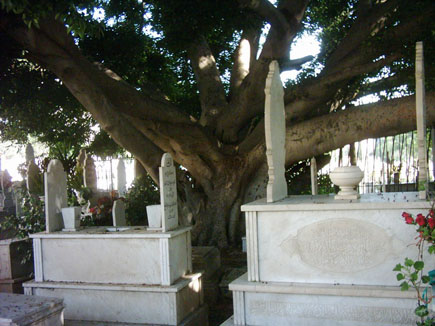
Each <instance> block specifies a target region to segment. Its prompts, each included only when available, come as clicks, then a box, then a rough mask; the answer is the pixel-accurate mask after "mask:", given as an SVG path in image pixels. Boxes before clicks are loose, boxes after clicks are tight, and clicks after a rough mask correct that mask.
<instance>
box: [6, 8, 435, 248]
mask: <svg viewBox="0 0 435 326" xmlns="http://www.w3.org/2000/svg"><path fill="white" fill-rule="evenodd" d="M0 2H1V4H2V10H1V11H0V31H1V34H0V41H1V42H2V45H3V49H5V51H4V52H3V54H2V64H1V73H2V78H5V80H8V81H15V80H16V79H17V78H18V77H21V76H18V77H17V75H13V74H14V73H16V70H17V67H20V66H21V65H25V66H26V67H27V68H28V69H30V70H32V71H33V69H34V65H37V66H40V67H42V68H43V69H46V70H48V71H49V72H51V73H53V74H54V75H55V76H56V77H53V76H51V77H50V78H51V79H54V80H57V81H58V83H61V84H63V85H65V86H66V87H67V88H68V90H69V92H70V93H71V94H72V95H73V96H74V97H75V98H76V99H77V100H78V101H79V102H80V103H81V105H82V106H83V108H84V109H85V110H87V111H88V112H90V114H91V115H92V117H93V118H94V119H95V120H97V121H98V123H99V124H100V126H101V127H102V128H103V129H104V130H105V131H106V132H107V133H108V134H109V135H110V136H111V137H112V138H113V139H114V140H115V141H116V142H117V143H118V144H119V145H121V146H122V147H123V148H125V149H127V150H128V151H130V152H131V153H132V154H133V155H134V156H135V157H136V158H137V159H138V160H139V161H140V162H141V164H142V165H143V166H144V167H145V168H146V170H147V171H148V172H149V174H150V175H151V176H152V177H153V178H154V180H158V175H157V174H158V166H159V164H160V158H161V156H162V154H163V153H164V152H169V153H171V155H172V156H173V157H174V159H175V161H176V162H177V163H178V164H179V165H180V166H182V167H183V168H181V169H179V171H178V172H179V173H178V181H179V182H178V189H179V198H180V199H181V212H182V215H183V217H184V219H185V221H191V222H192V223H193V224H194V230H193V239H194V241H195V242H197V243H201V244H203V243H209V244H218V245H220V246H225V245H227V244H228V243H234V242H235V241H236V239H237V228H238V226H239V220H240V205H241V204H242V203H245V202H247V201H249V200H251V199H253V198H255V197H257V196H259V195H262V194H264V187H265V183H266V180H267V173H266V172H267V169H266V160H265V140H264V123H263V112H264V86H265V78H266V75H267V72H268V67H269V64H270V62H271V61H272V60H278V62H279V63H280V67H281V70H282V71H285V70H291V69H301V65H302V64H304V63H306V65H305V66H304V68H303V69H302V70H301V73H300V74H299V77H298V79H297V80H296V81H294V82H290V83H288V85H287V87H286V89H285V97H284V101H285V109H286V125H287V137H286V151H287V153H286V164H287V166H288V167H291V166H293V165H295V164H297V163H298V162H300V161H302V160H305V159H307V158H310V157H313V156H318V155H322V154H323V153H325V152H328V151H330V150H332V149H335V148H339V147H342V146H344V145H346V144H349V143H352V142H355V141H358V140H361V139H365V138H368V137H381V136H387V135H393V134H397V133H401V132H405V131H409V130H412V129H415V104H414V102H415V100H414V97H413V96H412V94H413V91H412V89H413V77H412V76H413V70H414V63H413V60H414V44H415V42H416V41H418V40H423V41H426V42H425V46H426V54H432V55H427V56H426V58H425V59H426V62H427V63H428V64H427V65H426V67H427V68H428V69H427V71H426V74H427V77H429V78H427V80H428V83H427V85H428V86H427V100H426V102H427V105H428V120H429V123H433V122H434V121H435V113H434V111H435V110H433V106H434V93H433V91H432V88H431V87H432V86H433V82H432V79H431V77H432V76H433V75H432V74H431V72H432V70H431V68H432V66H433V65H432V63H433V61H434V57H433V53H434V51H433V50H434V49H433V40H432V42H431V38H433V31H434V23H433V17H434V5H433V2H432V1H431V0H427V1H426V0H420V1H418V0H417V1H406V0H359V1H358V0H347V1H344V0H313V1H310V2H309V1H308V0H281V1H277V2H276V3H274V4H273V3H271V2H269V1H267V0H239V1H238V2H237V1H231V0H220V1H217V0H207V1H206V0H186V1H177V0H164V1H157V0H153V1H133V0H130V1H97V0H95V1H74V0H64V1H56V2H53V3H51V2H49V1H38V2H37V3H36V2H32V3H34V4H33V5H29V2H28V1H13V2H12V1H6V0H1V1H0ZM97 12H100V15H97V14H96V13H97ZM268 26H270V29H268V28H267V27H268ZM304 32H308V33H316V34H318V37H319V40H320V42H321V46H322V50H321V53H320V54H319V55H318V56H316V57H315V58H314V57H311V56H309V57H305V58H302V59H298V60H291V59H290V58H289V51H290V48H291V46H292V44H293V43H294V41H295V39H296V38H297V37H298V36H300V35H301V34H302V33H304ZM262 36H263V37H264V42H261V41H260V39H261V37H262ZM47 74H48V72H47ZM55 78H56V79H55ZM2 83H3V81H2ZM13 84H16V83H9V84H8V85H7V86H6V88H9V89H10V90H11V91H10V92H14V85H13ZM39 87H40V88H41V89H42V88H44V87H45V84H44V82H41V81H39ZM399 93H400V94H402V95H403V96H396V95H397V94H399ZM367 94H379V95H380V96H381V97H382V99H383V100H382V101H379V102H377V103H374V104H367V105H359V106H355V105H354V104H352V103H355V101H356V100H357V99H359V98H361V97H362V96H365V95H367ZM4 97H5V98H7V95H4ZM394 97H396V98H394ZM2 105H4V104H2ZM19 109H23V110H24V108H19Z"/></svg>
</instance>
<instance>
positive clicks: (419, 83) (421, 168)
mask: <svg viewBox="0 0 435 326" xmlns="http://www.w3.org/2000/svg"><path fill="white" fill-rule="evenodd" d="M415 50H416V51H415V52H416V53H415V101H416V103H415V104H416V105H415V106H416V117H417V146H418V192H419V197H420V199H426V197H427V190H428V183H427V181H428V172H427V149H426V103H425V91H424V59H423V42H417V43H416V49H415Z"/></svg>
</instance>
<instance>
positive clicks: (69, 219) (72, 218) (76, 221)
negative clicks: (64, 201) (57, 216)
mask: <svg viewBox="0 0 435 326" xmlns="http://www.w3.org/2000/svg"><path fill="white" fill-rule="evenodd" d="M81 212H82V207H81V206H71V207H64V208H62V218H63V225H64V227H65V228H64V229H63V230H62V231H76V230H77V229H78V228H79V227H80V214H81Z"/></svg>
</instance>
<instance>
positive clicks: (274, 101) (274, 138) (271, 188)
mask: <svg viewBox="0 0 435 326" xmlns="http://www.w3.org/2000/svg"><path fill="white" fill-rule="evenodd" d="M264 92H265V94H266V99H265V109H264V111H265V112H264V123H265V135H266V156H267V165H268V166H269V171H268V174H269V181H268V183H267V202H268V203H272V202H275V201H278V200H281V199H283V198H285V197H287V183H286V181H285V176H284V172H285V112H284V89H283V87H282V82H281V78H280V76H279V65H278V62H277V61H272V62H271V63H270V65H269V73H268V75H267V79H266V87H265V89H264Z"/></svg>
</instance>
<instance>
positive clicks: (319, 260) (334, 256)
mask: <svg viewBox="0 0 435 326" xmlns="http://www.w3.org/2000/svg"><path fill="white" fill-rule="evenodd" d="M291 242H292V243H293V245H294V246H295V247H296V248H293V249H295V250H294V251H296V252H297V253H298V254H299V255H300V257H301V259H302V261H303V262H304V263H306V264H308V265H310V266H312V267H315V268H318V269H320V270H322V271H325V272H337V273H340V272H345V273H346V272H358V271H362V270H366V269H370V268H373V267H375V266H377V265H379V264H381V263H382V262H383V261H384V260H385V258H386V257H387V256H388V255H389V253H391V252H392V249H393V248H392V240H391V237H389V236H388V234H387V233H386V232H385V230H383V229H382V228H380V227H379V226H377V225H375V224H372V223H369V222H363V221H359V220H353V219H330V220H325V221H321V222H316V223H313V224H310V225H307V226H305V227H303V228H301V229H300V230H299V231H298V233H297V237H296V239H292V240H291Z"/></svg>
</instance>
